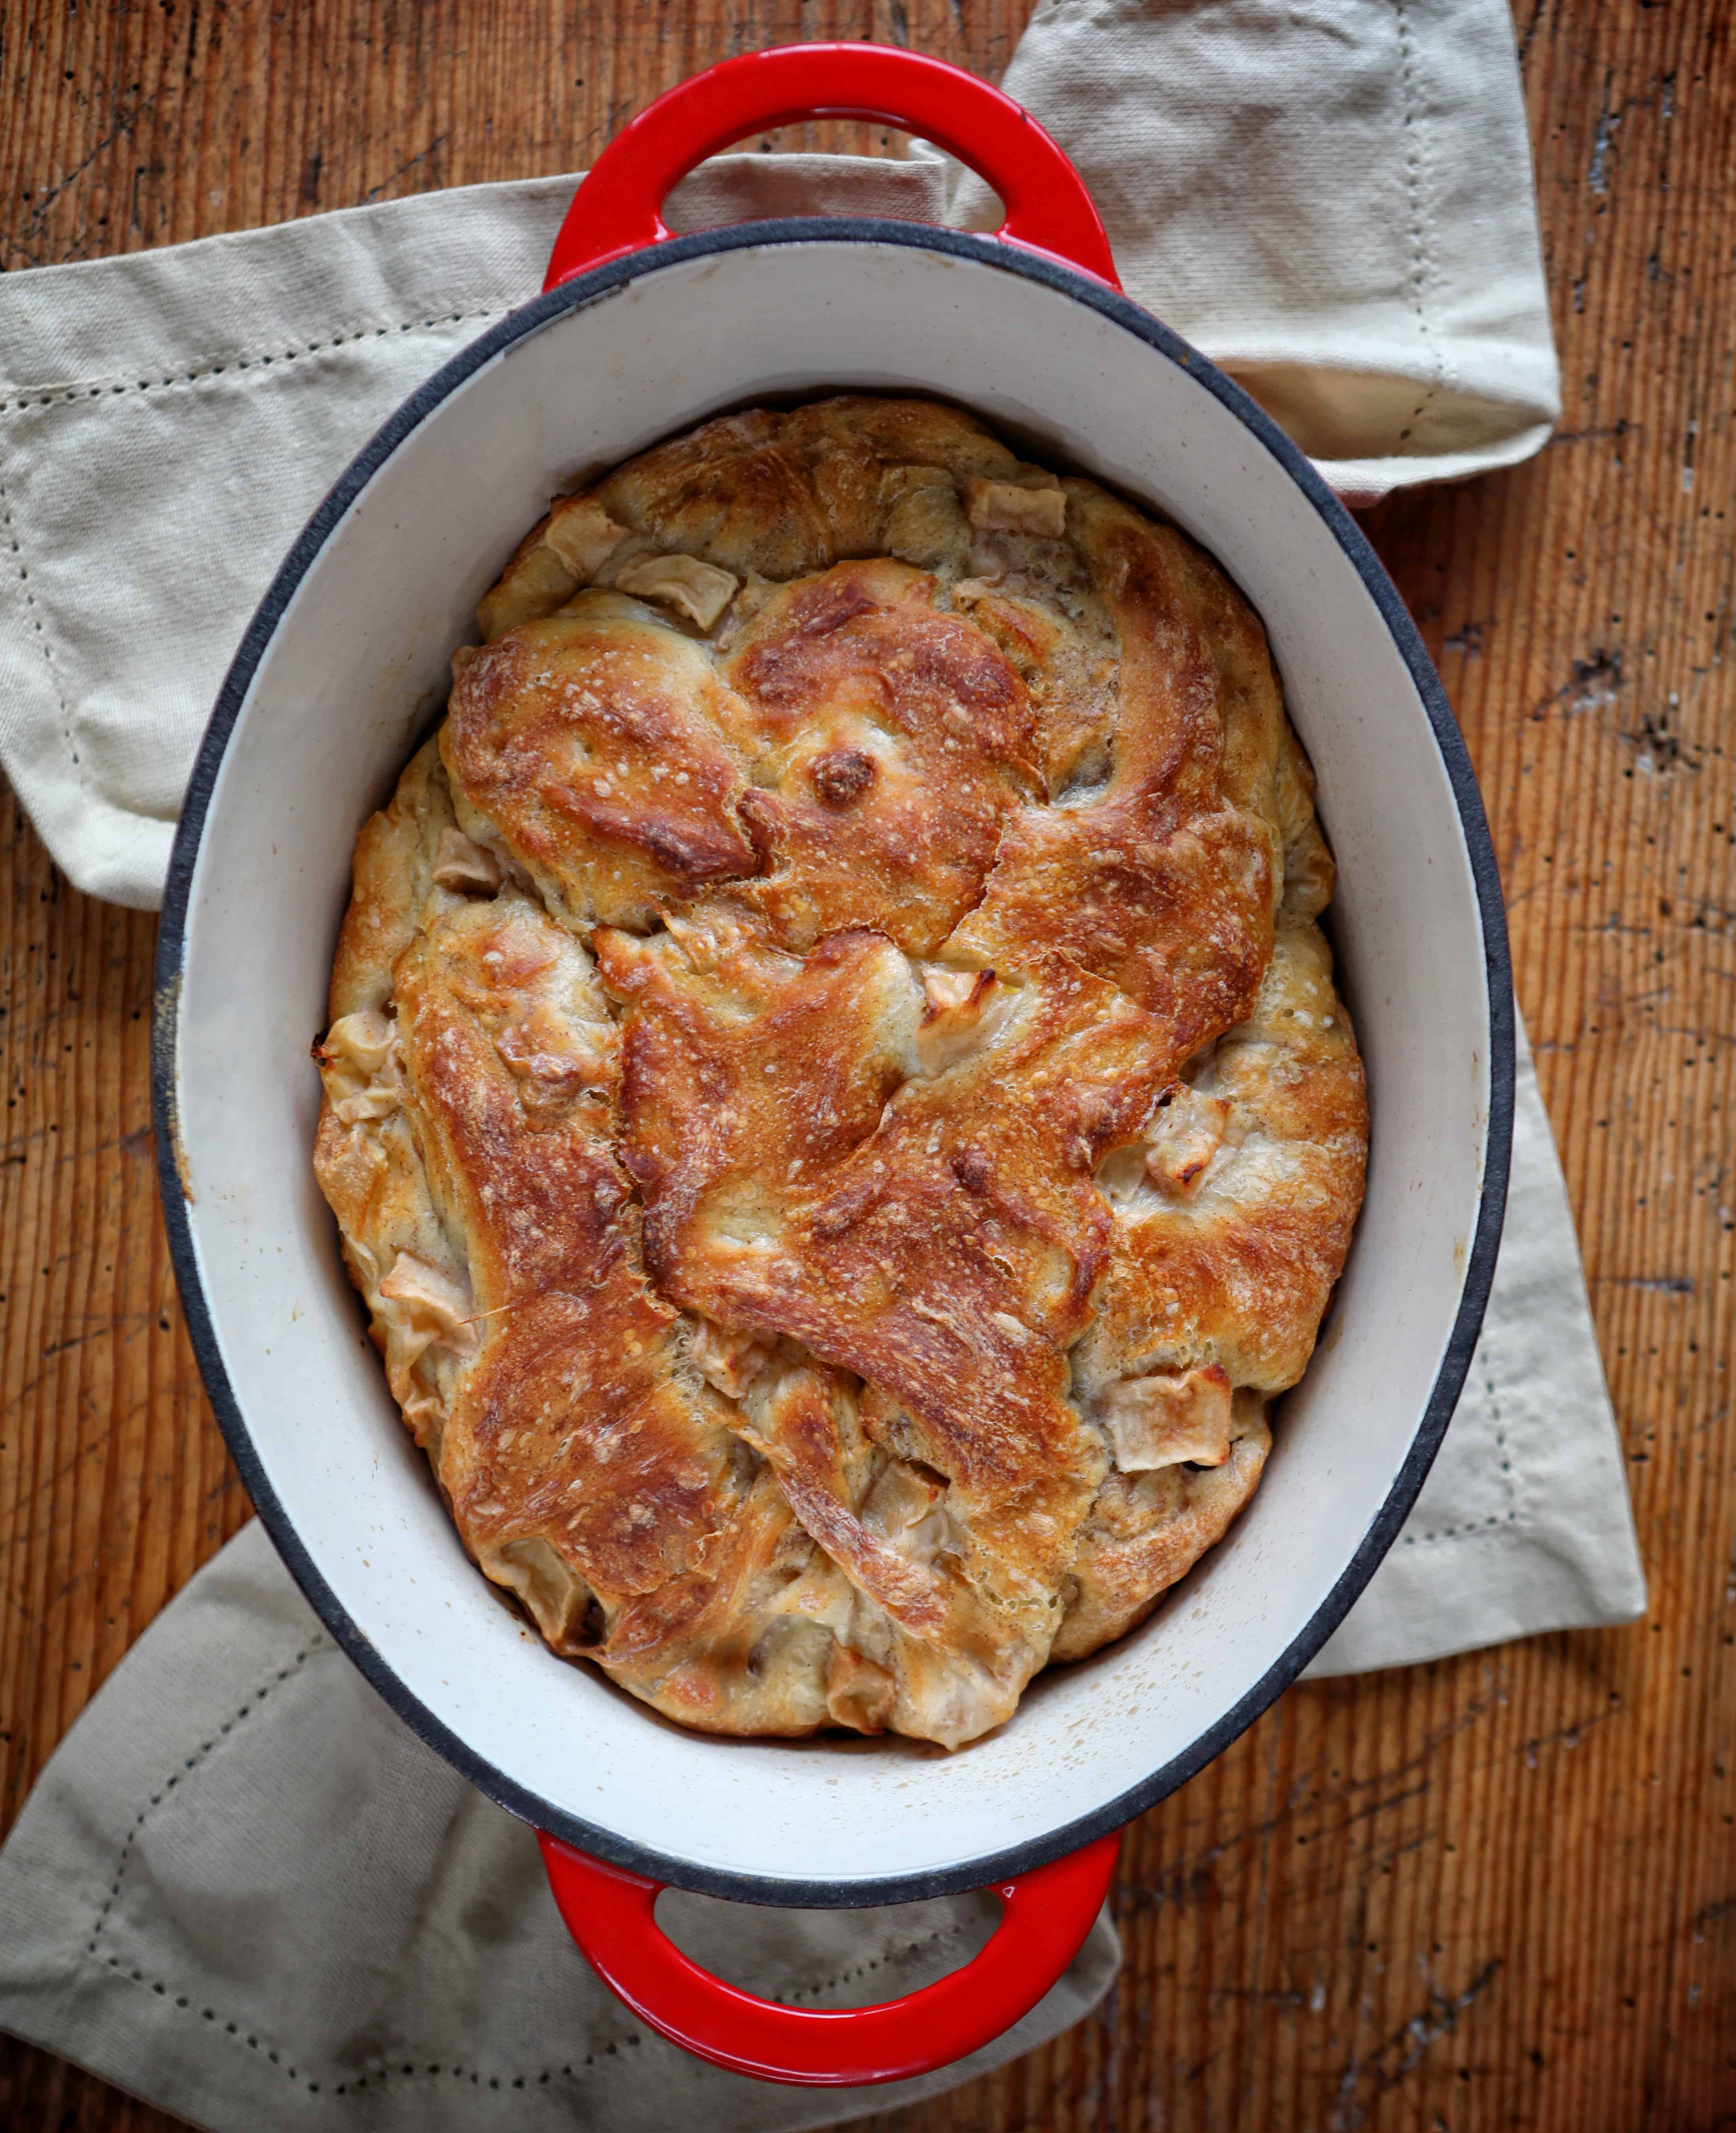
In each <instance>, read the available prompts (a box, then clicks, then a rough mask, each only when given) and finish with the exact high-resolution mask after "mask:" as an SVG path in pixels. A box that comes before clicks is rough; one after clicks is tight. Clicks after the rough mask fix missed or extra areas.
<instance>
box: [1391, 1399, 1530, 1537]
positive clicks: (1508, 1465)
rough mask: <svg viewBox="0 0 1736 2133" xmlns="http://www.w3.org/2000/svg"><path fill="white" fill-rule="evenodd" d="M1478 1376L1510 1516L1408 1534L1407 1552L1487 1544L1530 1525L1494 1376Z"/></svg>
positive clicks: (1526, 1503)
mask: <svg viewBox="0 0 1736 2133" xmlns="http://www.w3.org/2000/svg"><path fill="white" fill-rule="evenodd" d="M1479 1375H1481V1377H1482V1379H1483V1389H1484V1393H1485V1394H1487V1395H1488V1406H1489V1413H1490V1414H1491V1415H1492V1416H1493V1418H1494V1423H1495V1449H1496V1451H1497V1452H1498V1454H1499V1455H1500V1459H1501V1471H1502V1474H1503V1476H1504V1477H1505V1478H1504V1480H1503V1482H1502V1488H1503V1492H1504V1494H1505V1496H1506V1500H1507V1515H1506V1516H1505V1517H1504V1518H1503V1516H1502V1515H1501V1514H1499V1513H1498V1512H1495V1513H1493V1514H1490V1515H1489V1516H1488V1517H1487V1518H1483V1519H1478V1520H1476V1521H1475V1523H1474V1524H1467V1525H1459V1526H1438V1527H1437V1528H1436V1529H1435V1531H1434V1532H1433V1533H1422V1534H1416V1533H1410V1532H1406V1533H1405V1534H1402V1535H1401V1537H1400V1538H1401V1539H1402V1543H1403V1545H1404V1546H1405V1547H1407V1548H1419V1547H1426V1546H1428V1545H1429V1544H1430V1543H1431V1542H1432V1543H1437V1544H1438V1543H1440V1542H1441V1541H1444V1540H1487V1539H1488V1538H1490V1537H1491V1536H1492V1535H1494V1536H1499V1535H1503V1534H1511V1532H1512V1529H1513V1528H1515V1527H1519V1528H1524V1527H1527V1526H1529V1524H1531V1517H1530V1512H1531V1505H1530V1504H1529V1503H1528V1502H1525V1503H1522V1502H1521V1500H1520V1495H1519V1487H1520V1485H1519V1482H1518V1481H1517V1480H1516V1479H1515V1477H1514V1474H1513V1462H1512V1457H1511V1447H1509V1445H1508V1441H1507V1432H1506V1431H1505V1430H1504V1429H1503V1428H1502V1427H1501V1400H1500V1395H1499V1394H1498V1393H1497V1391H1496V1389H1495V1373H1494V1372H1493V1370H1488V1369H1485V1370H1483V1371H1481V1372H1480V1373H1479Z"/></svg>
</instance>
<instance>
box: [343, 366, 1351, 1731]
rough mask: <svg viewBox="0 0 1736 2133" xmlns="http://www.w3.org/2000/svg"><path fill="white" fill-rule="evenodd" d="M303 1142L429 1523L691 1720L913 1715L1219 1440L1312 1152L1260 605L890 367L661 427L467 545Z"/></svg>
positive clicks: (1116, 1618)
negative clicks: (822, 391) (498, 544)
mask: <svg viewBox="0 0 1736 2133" xmlns="http://www.w3.org/2000/svg"><path fill="white" fill-rule="evenodd" d="M478 621H479V623H480V624H481V628H482V633H483V638H484V639H485V642H484V643H483V645H482V646H481V647H466V648H462V649H461V650H460V651H459V652H458V653H457V654H456V655H455V656H454V662H453V665H454V686H453V691H452V697H451V702H450V708H449V712H448V715H447V717H446V720H445V723H444V725H442V727H441V729H440V732H439V733H438V734H436V736H435V739H432V740H430V742H429V743H428V744H426V746H425V747H424V748H423V749H421V752H420V753H419V754H417V756H416V758H414V760H413V761H412V762H411V764H410V766H409V768H407V769H406V772H405V773H404V775H403V778H402V781H401V782H400V784H399V787H398V789H397V793H396V794H395V795H394V797H393V798H392V802H390V804H389V805H388V806H387V808H386V809H385V810H384V811H383V812H382V813H381V814H380V815H378V816H375V817H374V818H373V820H372V821H370V822H369V823H368V825H367V826H365V827H364V829H363V832H362V835H361V838H360V840H359V841H358V846H357V852H356V862H355V883H354V893H353V899H352V902H351V905H350V908H349V914H348V916H347V917H346V919H345V922H344V930H343V933H342V936H341V939H340V941H339V950H338V955H337V959H336V962H335V965H334V972H333V980H332V991H331V1017H332V1021H331V1027H330V1028H329V1031H328V1033H327V1034H326V1037H325V1039H324V1040H323V1042H322V1043H321V1044H320V1046H319V1047H316V1051H317V1056H318V1057H319V1059H320V1066H321V1071H322V1074H323V1076H324V1081H325V1104H324V1106H323V1109H322V1111H321V1115H320V1128H319V1137H318V1144H317V1147H316V1151H315V1167H316V1169H317V1172H318V1174H319V1177H320V1183H321V1185H322V1187H323V1188H324V1190H325V1193H326V1196H327V1197H328V1199H329V1201H330V1202H331V1205H332V1206H333V1208H334V1212H335V1213H336V1215H337V1217H338V1221H339V1228H340V1230H341V1231H342V1233H343V1237H344V1253H345V1258H346V1261H347V1263H348V1264H349V1269H350V1272H351V1274H352V1276H353V1278H354V1280H355V1281H356V1283H357V1285H358V1288H360V1289H361V1291H362V1293H363V1296H364V1298H365V1299H366V1302H367V1304H368V1310H369V1312H370V1316H371V1319H372V1322H373V1333H374V1337H375V1340H376V1341H377V1344H378V1345H379V1346H380V1348H381V1351H382V1355H383V1357H384V1359H385V1362H386V1367H387V1377H388V1380H389V1382H390V1384H391V1387H392V1393H393V1395H394V1397H395V1398H396V1399H397V1400H398V1402H399V1404H400V1405H401V1407H402V1409H403V1412H404V1415H405V1418H406V1423H408V1425H409V1426H410V1428H411V1430H412V1431H413V1432H414V1433H415V1434H416V1439H417V1442H419V1443H421V1444H422V1445H424V1446H425V1447H426V1450H427V1452H428V1453H429V1457H430V1460H431V1461H432V1463H433V1466H434V1470H435V1474H436V1476H437V1477H438V1480H439V1482H440V1487H441V1489H442V1490H443V1492H444V1494H445V1497H446V1499H447V1501H448V1503H449V1505H450V1509H451V1511H452V1515H453V1518H454V1523H455V1524H456V1525H457V1528H458V1530H459V1534H460V1536H461V1537H462V1538H463V1541H464V1545H465V1547H466V1548H468V1549H469V1552H470V1553H471V1554H472V1555H473V1556H474V1558H475V1559H476V1560H477V1562H478V1563H479V1564H480V1565H481V1567H482V1568H483V1570H484V1571H485V1572H487V1573H488V1576H489V1577H491V1578H493V1579H494V1580H495V1581H496V1582H497V1583H498V1584H500V1585H503V1586H504V1587H507V1588H508V1589H510V1590H511V1591H513V1592H514V1593H516V1594H517V1596H518V1598H519V1600H520V1601H522V1604H523V1606H525V1607H526V1609H527V1611H528V1612H529V1613H530V1615H531V1617H532V1618H533V1619H534V1620H535V1621H536V1625H537V1626H538V1628H539V1629H540V1630H541V1632H542V1634H543V1635H544V1636H545V1637H546V1639H547V1640H548V1641H549V1643H550V1644H551V1646H552V1647H553V1648H554V1649H555V1650H556V1651H557V1652H560V1653H562V1654H566V1655H569V1656H575V1657H583V1658H585V1659H591V1660H594V1662H595V1663H596V1664H598V1665H599V1666H600V1667H602V1668H604V1671H605V1672H606V1673H608V1674H609V1675H610V1676H611V1678H613V1679H614V1680H616V1681H617V1682H618V1683H620V1684H621V1685H622V1686H623V1687H624V1688H628V1689H629V1690H630V1691H632V1693H634V1694H635V1695H637V1696H639V1697H642V1698H643V1699H644V1700H645V1701H646V1702H648V1703H650V1704H652V1706H653V1707H656V1709H657V1710H659V1711H661V1712H664V1713H665V1714H666V1715H667V1716H668V1717H671V1718H675V1719H677V1720H679V1721H682V1722H684V1723H685V1724H688V1725H691V1726H698V1727H701V1728H704V1729H705V1730H708V1731H716V1732H722V1733H735V1734H766V1733H769V1734H800V1733H804V1732H809V1731H814V1730H815V1729H816V1728H820V1727H823V1726H843V1727H848V1728H852V1729H854V1730H856V1731H862V1732H870V1733H872V1732H877V1731H883V1730H892V1731H898V1732H902V1733H906V1734H911V1735H914V1736H919V1737H921V1738H925V1739H928V1740H931V1741H939V1742H940V1743H942V1744H943V1745H946V1746H948V1747H955V1746H957V1745H960V1744H961V1743H963V1742H964V1741H969V1740H971V1739H973V1738H975V1737H976V1736H979V1735H980V1734H981V1733H983V1732H984V1731H988V1729H989V1728H991V1727H993V1726H996V1725H998V1724H999V1723H1001V1722H1003V1721H1004V1720H1005V1719H1006V1718H1007V1717H1009V1716H1010V1715H1011V1714H1012V1712H1013V1710H1014V1709H1015V1708H1016V1707H1017V1702H1018V1698H1019V1696H1020V1694H1021V1692H1022V1689H1023V1688H1024V1687H1025V1684H1026V1683H1027V1682H1028V1681H1029V1679H1030V1678H1031V1677H1032V1674H1033V1673H1036V1671H1037V1670H1038V1669H1039V1668H1041V1667H1042V1666H1043V1665H1045V1664H1047V1663H1049V1662H1050V1661H1051V1660H1059V1659H1077V1658H1080V1657H1083V1656H1084V1654H1087V1653H1089V1652H1090V1651H1092V1650H1094V1649H1097V1648H1098V1647H1099V1646H1100V1645H1101V1644H1104V1643H1105V1642H1107V1641H1108V1640H1109V1639H1113V1638H1114V1637H1116V1636H1118V1635H1121V1634H1123V1632H1124V1631H1125V1630H1127V1629H1128V1628H1129V1627H1130V1626H1131V1625H1132V1624H1134V1623H1135V1622H1137V1621H1138V1620H1141V1619H1142V1618H1143V1616H1144V1615H1147V1613H1149V1612H1150V1611H1151V1609H1152V1606H1154V1605H1155V1604H1156V1603H1157V1599H1158V1598H1159V1597H1160V1596H1161V1593H1162V1592H1163V1591H1165V1590H1166V1588H1167V1587H1169V1586H1171V1584H1173V1583H1174V1582H1175V1581H1176V1579H1177V1578H1179V1577H1181V1576H1183V1575H1184V1574H1185V1572H1186V1570H1187V1569H1188V1568H1189V1567H1190V1565H1191V1564H1192V1563H1193V1562H1195V1560H1197V1558H1199V1556H1200V1554H1201V1553H1203V1552H1204V1551H1205V1549H1206V1548H1209V1547H1210V1546H1211V1545H1212V1544H1213V1543H1214V1542H1215V1541H1217V1540H1218V1539H1219V1538H1221V1537H1222V1535H1223V1534H1224V1532H1225V1531H1226V1530H1227V1529H1228V1527H1229V1524H1230V1523H1231V1522H1232V1520H1233V1519H1234V1517H1235V1516H1236V1514H1237V1513H1238V1511H1239V1510H1240V1509H1241V1508H1242V1507H1243V1505H1244V1504H1245V1503H1246V1502H1247V1500H1248V1497H1249V1496H1250V1495H1251V1494H1252V1493H1253V1489H1254V1487H1255V1485H1256V1484H1257V1483H1258V1480H1259V1477H1260V1473H1261V1470H1262V1466H1263V1464H1264V1461H1265V1458H1266V1455H1267V1450H1268V1449H1269V1446H1270V1442H1271V1438H1270V1434H1269V1432H1268V1428H1267V1420H1266V1408H1267V1402H1268V1400H1269V1399H1270V1398H1271V1397H1272V1395H1273V1394H1277V1393H1278V1392H1280V1391H1282V1389H1284V1388H1286V1386H1288V1385H1290V1384H1294V1383H1295V1381H1296V1378H1297V1377H1298V1376H1300V1375H1301V1371H1302V1370H1303V1368H1304V1367H1305V1366H1306V1363H1307V1360H1308V1358H1309V1355H1310V1353H1311V1351H1312V1349H1313V1346H1314V1341H1315V1333H1316V1331H1317V1329H1318V1327H1319V1324H1320V1318H1321V1317H1322V1314H1323V1313H1324V1312H1325V1307H1326V1305H1327V1302H1328V1300H1329V1298H1330V1292H1331V1288H1332V1285H1333V1283H1334V1281H1335V1280H1336V1278H1337V1277H1338V1274H1339V1270H1340V1269H1341V1268H1342V1265H1343V1263H1344V1255H1345V1253H1346V1251H1347V1249H1348V1248H1349V1238H1350V1231H1351V1226H1352V1224H1353V1223H1354V1219H1355V1216H1356V1213H1357V1211H1358V1208H1359V1205H1360V1201H1361V1197H1362V1188H1363V1168H1364V1162H1365V1157H1366V1151H1367V1143H1368V1111H1367V1103H1366V1097H1365V1092H1364V1087H1363V1074H1362V1068H1361V1064H1360V1062H1359V1058H1358V1056H1357V1052H1356V1046H1355V1042H1354V1036H1353V1034H1352V1032H1351V1029H1350V1025H1349V1021H1348V1018H1346V1016H1345V1014H1344V1009H1343V1006H1342V1004H1340V1003H1339V1000H1338V999H1337V997H1336V994H1335V993H1334V989H1333V983H1332V970H1331V961H1330V954H1329V951H1328V950H1327V947H1326V945H1325V940H1324V937H1323V936H1322V935H1321V933H1320V929H1319V927H1318V925H1317V924H1316V920H1317V919H1318V917H1319V915H1320V912H1321V910H1322V909H1323V908H1324V907H1325V903H1326V902H1327V899H1328V898H1329V896H1330V889H1331V879H1332V869H1331V860H1330V855H1328V853H1327V850H1326V848H1325V843H1324V841H1323V840H1322V839H1321V837H1320V832H1319V830H1318V828H1317V826H1316V825H1315V816H1314V806H1313V791H1312V779H1311V775H1310V771H1309V768H1308V765H1307V763H1306V759H1305V758H1304V757H1303V756H1302V754H1301V749H1300V748H1299V747H1298V745H1297V744H1296V739H1295V737H1294V735H1293V734H1292V733H1291V729H1290V728H1289V725H1288V724H1287V721H1286V719H1285V716H1284V713H1283V707H1282V700H1281V697H1280V695H1279V691H1278V686H1277V679H1276V676H1275V675H1274V673H1273V671H1272V662H1271V658H1270V655H1269V653H1268V652H1267V648H1266V643H1265V638H1264V634H1263V633H1262V630H1261V628H1260V626H1259V624H1258V621H1257V619H1255V618H1254V616H1253V614H1252V612H1251V611H1250V610H1249V609H1248V607H1247V605H1246V604H1245V602H1243V600H1242V599H1241V598H1240V596H1239V595H1238V594H1237V593H1236V592H1235V591H1234V590H1233V587H1231V586H1230V585H1229V583H1228V581H1227V580H1225V579H1224V576H1223V575H1222V574H1221V572H1219V571H1218V570H1217V569H1216V567H1215V566H1214V565H1213V564H1212V563H1211V562H1210V561H1209V560H1208V559H1207V558H1206V557H1205V556H1203V555H1201V554H1200V551H1198V550H1196V549H1195V548H1194V547H1193V546H1191V545H1190V543H1189V542H1187V541H1186V540H1185V538H1184V537H1182V536H1181V535H1180V534H1179V533H1177V532H1175V531H1174V530H1173V529H1172V528H1170V527H1162V526H1159V525H1157V524H1154V523H1153V522H1151V521H1150V520H1148V519H1147V518H1143V517H1142V515H1141V514H1139V513H1137V512H1135V511H1133V510H1132V509H1131V508H1129V507H1128V506H1127V505H1125V504H1123V503H1120V502H1119V501H1118V500H1117V499H1116V498H1113V497H1111V496H1110V495H1108V494H1107V493H1106V492H1104V491H1103V490H1102V489H1098V488H1097V487H1095V486H1094V484H1090V483H1089V482H1085V481H1081V480H1076V479H1066V480H1062V479H1059V478H1057V477H1056V475H1054V474H1051V473H1049V472H1048V471H1047V470H1046V469H1040V468H1036V467H1032V466H1030V465H1025V464H1023V463H1022V462H1020V461H1019V460H1017V459H1016V458H1015V457H1014V455H1012V453H1011V452H1010V451H1008V450H1007V449H1006V447H1005V446H1004V445H1002V444H1001V443H1000V442H999V441H998V440H997V439H995V438H994V437H993V436H991V435H990V434H989V432H988V431H986V430H985V429H983V427H982V426H981V425H979V424H978V423H976V422H975V421H972V420H971V419H970V418H969V417H968V416H964V415H962V414H959V413H958V412H955V411H954V410H952V409H950V408H945V407H939V406H936V405H934V404H931V403H928V402H918V401H892V400H874V399H865V398H848V399H837V400H831V401H826V402H820V403H818V404H815V405H813V406H810V407H801V408H798V409H796V410H795V411H793V412H788V413H772V412H753V413H749V414H746V415H741V416H730V417H728V418H725V419H724V420H722V421H715V422H711V423H708V424H706V425H705V426H703V427H702V428H700V429H699V430H697V431H694V432H692V433H691V434H690V435H689V436H685V437H682V438H679V439H677V440H676V441H673V442H671V443H670V444H667V445H661V446H659V447H658V448H656V450H652V451H651V452H648V453H647V454H646V455H643V456H642V458H641V459H639V460H635V461H633V462H632V463H631V464H630V465H628V466H625V467H623V468H622V469H619V470H618V471H617V472H616V473H614V474H611V475H610V476H608V478H607V479H605V480H604V481H602V482H601V483H599V484H597V485H596V486H595V487H594V488H593V489H589V490H587V491H585V492H584V493H583V494H579V495H577V496H574V497H564V498H556V499H555V503H554V505H553V506H552V507H551V512H550V515H549V516H548V518H546V519H544V520H543V521H542V522H541V524H540V525H538V526H537V527H535V528H533V529H532V531H531V534H530V535H529V536H527V539H526V541H525V542H524V543H523V544H522V546H521V547H520V548H519V550H518V551H517V554H516V555H515V556H514V557H513V558H512V561H511V562H510V564H509V565H508V566H507V571H506V572H505V574H504V575H503V578H502V579H501V580H500V582H499V584H498V585H496V587H495V588H494V589H493V591H492V592H490V593H489V594H488V596H487V597H486V599H484V600H483V604H482V606H481V609H479V611H478Z"/></svg>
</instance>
